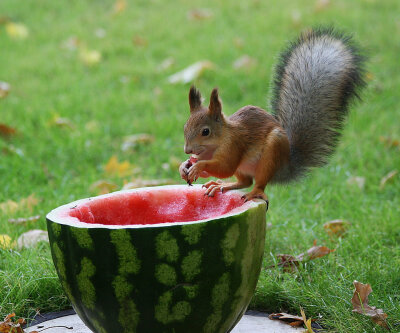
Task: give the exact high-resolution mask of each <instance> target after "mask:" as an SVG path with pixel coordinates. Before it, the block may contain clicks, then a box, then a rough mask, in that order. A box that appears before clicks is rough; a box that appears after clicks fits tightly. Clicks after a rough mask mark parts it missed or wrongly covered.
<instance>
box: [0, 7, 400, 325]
mask: <svg viewBox="0 0 400 333" xmlns="http://www.w3.org/2000/svg"><path fill="white" fill-rule="evenodd" d="M318 3H319V5H318ZM323 3H324V2H323V1H319V2H315V3H314V1H312V2H310V1H305V0H303V1H297V2H296V4H294V2H293V1H289V0H284V1H278V0H271V1H260V0H251V1H236V2H233V1H231V2H228V1H211V0H209V1H201V3H196V4H193V3H192V2H189V1H182V0H180V1H179V0H175V1H162V0H152V1H135V2H133V1H132V2H129V3H128V4H127V6H126V9H125V10H123V11H121V12H120V13H118V14H113V8H114V2H113V1H106V0H102V1H88V0H86V1H83V0H81V1H78V0H74V1H51V0H40V1H33V0H25V1H17V0H2V1H1V2H0V22H1V23H2V24H1V25H0V81H5V82H8V83H9V84H10V85H11V90H10V93H9V96H8V97H7V98H5V99H0V123H3V124H7V125H9V126H11V127H13V128H15V129H16V130H17V135H14V136H12V137H10V138H8V139H7V138H4V137H1V136H0V189H1V190H0V204H1V203H4V202H7V201H8V200H13V201H15V202H19V201H20V200H21V199H23V198H26V197H28V196H29V195H32V194H33V195H34V196H35V198H37V199H38V200H39V202H38V204H36V205H34V207H33V208H32V209H31V210H29V209H28V208H24V207H21V209H20V210H17V211H14V212H10V210H7V209H3V210H2V209H0V234H7V235H9V236H11V237H12V238H13V239H17V238H18V236H19V235H21V234H22V233H23V232H25V231H27V230H29V229H33V228H39V229H45V228H46V226H45V219H44V217H45V215H46V213H47V212H48V211H50V210H51V209H53V208H55V207H57V206H59V205H61V204H64V203H67V202H70V201H72V200H75V199H79V198H84V197H87V196H90V195H94V194H96V193H94V191H93V190H92V189H90V186H91V185H92V184H93V183H94V182H96V181H98V180H101V179H103V180H109V181H112V182H114V183H116V184H117V185H118V186H119V187H122V185H123V184H124V182H128V181H131V180H132V178H133V176H131V175H126V176H123V177H120V176H118V175H114V176H113V175H110V174H107V173H106V172H105V171H104V165H105V164H106V163H107V161H109V159H110V158H111V157H112V156H114V155H115V156H117V157H118V159H119V161H129V162H130V163H131V164H132V165H134V166H135V167H138V168H140V172H139V174H136V175H135V177H136V178H137V177H140V178H143V179H167V178H171V179H174V180H175V181H176V183H182V181H181V180H180V178H179V174H178V172H177V169H176V167H171V168H168V167H166V166H165V165H164V167H162V165H163V164H165V163H169V164H170V165H174V163H173V160H174V159H178V160H183V159H185V158H186V156H185V154H184V153H183V149H182V148H183V124H184V123H185V121H186V119H187V117H188V103H187V93H188V89H189V85H190V84H175V85H173V84H170V83H168V80H167V77H168V76H169V75H171V74H173V73H175V72H177V71H179V70H181V69H183V68H185V67H187V66H189V65H191V64H192V63H194V62H196V61H199V60H209V61H211V62H213V63H214V64H215V67H214V69H212V70H208V71H206V72H204V73H203V75H202V76H201V77H200V78H198V79H196V80H195V84H196V85H197V86H198V87H199V88H200V89H201V90H202V91H203V92H204V95H206V96H208V94H209V92H210V91H211V89H212V88H213V87H214V86H218V87H219V88H220V94H221V97H222V99H223V102H224V111H225V113H226V114H232V113H233V112H234V111H235V110H237V109H238V108H239V107H241V106H243V105H246V104H253V105H259V106H262V107H267V106H268V102H267V97H268V88H269V81H270V77H271V75H272V66H273V64H274V63H275V61H276V57H277V55H278V53H279V51H280V50H281V49H282V48H283V47H284V45H285V43H286V41H287V40H288V39H292V38H293V37H295V36H296V35H297V34H298V33H299V32H300V31H301V30H303V29H305V28H307V27H310V26H313V25H318V24H323V25H325V24H333V25H334V26H337V27H338V28H340V29H341V30H344V31H347V32H351V33H353V34H354V38H355V39H356V41H357V42H358V44H360V45H361V46H362V47H363V48H364V49H365V50H366V51H367V53H368V55H369V62H368V87H367V89H366V90H365V91H364V93H363V102H362V103H357V104H356V105H354V107H352V112H351V114H350V117H349V119H348V122H347V124H346V126H345V129H344V132H343V137H342V141H341V144H340V146H339V148H338V151H337V153H336V154H335V156H334V157H333V158H332V159H331V161H330V164H329V165H328V166H327V167H325V168H322V169H319V170H315V171H314V172H313V173H312V174H311V175H310V176H309V177H308V178H307V179H305V180H304V181H302V182H301V183H298V184H292V185H290V186H286V187H271V188H267V194H268V195H269V198H270V210H269V212H268V214H267V220H268V222H269V223H270V224H271V227H270V228H269V229H268V231H267V241H266V244H265V260H264V268H263V270H262V273H261V277H260V280H259V284H258V288H257V291H256V295H255V297H254V298H253V301H252V304H251V307H252V308H256V309H262V310H266V311H276V312H277V311H288V312H291V313H293V314H299V313H300V307H303V308H304V310H305V312H306V314H307V316H309V317H312V318H318V322H319V323H320V324H321V325H323V326H324V327H326V328H328V329H331V330H332V331H335V332H357V333H359V332H372V331H373V330H374V329H375V331H376V332H379V331H383V329H381V328H380V327H379V326H376V325H375V324H373V323H372V321H371V320H370V319H369V318H366V317H363V316H361V315H357V314H353V313H352V312H351V309H352V307H351V303H350V299H351V297H352V293H353V285H352V282H353V280H358V281H361V282H363V283H369V284H371V286H372V289H373V293H372V294H371V295H370V297H369V299H370V300H369V304H370V305H374V306H377V307H378V308H382V309H383V310H384V311H385V312H386V313H387V314H388V323H389V326H390V327H391V328H392V329H393V331H399V330H400V319H399V318H400V245H399V244H400V175H397V176H396V177H394V179H393V181H392V182H390V183H388V184H387V185H386V186H385V187H384V188H383V189H380V186H379V183H380V180H381V178H382V177H384V176H385V175H386V174H387V173H389V172H390V171H392V170H395V169H398V170H399V169H400V148H399V147H398V146H397V147H396V146H393V147H390V146H388V145H387V144H385V143H384V142H382V140H381V139H380V138H381V137H385V138H392V139H397V140H400V124H399V115H400V107H399V103H398V99H399V97H400V93H399V91H400V70H399V68H400V67H399V53H400V47H399V45H400V16H399V12H400V2H399V1H398V0H386V1H378V0H357V1H346V0H337V1H331V3H330V4H328V5H327V6H324V5H321V4H323ZM196 8H207V9H208V10H209V13H211V14H212V15H211V17H208V18H203V19H190V18H189V16H190V15H188V14H190V11H191V10H193V9H196ZM7 19H9V20H11V21H13V22H16V23H21V24H23V25H25V26H26V27H27V28H28V29H29V35H28V36H27V38H25V39H21V40H18V39H13V38H11V37H10V36H9V34H7V32H6V28H5V27H6V21H7ZM73 37H76V39H77V40H78V41H79V43H78V47H77V49H74V47H73V44H74V43H71V40H72V39H71V38H73ZM75 41H76V40H75ZM68 42H69V43H68ZM71 44H72V45H71ZM68 45H69V46H68ZM85 47H86V48H87V49H88V50H97V51H99V52H100V53H101V55H102V59H101V61H100V62H99V63H98V64H97V65H94V66H87V65H85V64H84V63H83V61H82V60H81V58H80V53H82V52H83V51H82V50H84V48H85ZM245 54H247V55H250V56H251V57H252V58H254V59H255V64H254V65H253V66H250V67H249V68H242V69H235V68H234V67H233V66H232V64H233V62H234V61H235V60H236V59H238V58H239V57H241V56H243V55H245ZM168 58H171V59H173V64H172V65H171V66H170V67H168V68H165V69H160V68H159V66H160V64H161V63H162V62H163V61H164V60H165V59H168ZM57 117H61V118H65V121H68V122H69V123H68V124H67V125H65V126H57V125H54V122H55V120H56V119H57ZM135 133H148V134H151V135H153V136H154V137H155V141H154V142H152V143H151V144H149V145H142V146H139V147H138V148H137V149H136V150H133V151H123V150H122V149H121V144H122V143H123V140H124V139H123V138H124V137H125V136H127V135H131V134H135ZM171 161H172V163H171ZM354 176H358V177H364V178H365V186H364V188H363V189H359V187H358V186H356V185H351V184H349V183H348V182H347V180H348V179H349V178H350V177H354ZM0 207H1V206H0ZM3 207H4V206H3ZM33 215H40V216H41V219H40V220H39V221H38V222H34V223H30V224H28V225H21V226H15V225H13V224H10V223H9V222H8V220H9V219H10V218H18V217H29V216H33ZM333 219H345V220H347V221H349V222H350V223H351V226H350V229H349V231H348V233H347V235H346V236H345V237H343V238H341V239H338V238H333V239H331V238H330V237H329V236H328V235H327V234H326V232H325V230H324V228H323V224H324V223H325V222H327V221H330V220H333ZM314 240H317V242H318V244H319V245H326V246H328V247H330V248H335V249H336V251H335V252H333V253H331V254H329V255H328V256H326V257H323V258H320V259H316V260H314V261H310V262H307V263H305V264H303V265H301V266H300V267H299V271H298V273H296V274H292V273H286V272H284V271H283V270H282V268H280V267H274V268H270V267H271V266H273V265H274V264H275V263H277V259H276V255H277V254H279V253H287V254H294V255H297V254H299V253H301V252H304V251H306V250H307V249H308V248H310V247H311V246H312V244H313V241H314ZM267 267H269V268H267ZM68 306H69V302H68V300H67V299H66V297H65V296H64V294H63V291H62V290H61V287H60V284H59V282H58V279H57V277H56V273H55V270H54V267H53V264H52V261H51V256H50V250H49V246H48V244H46V243H41V244H40V245H39V246H37V247H36V248H34V249H32V250H17V249H12V250H10V249H0V318H1V317H3V316H5V315H6V314H7V313H10V312H16V313H17V315H18V316H25V317H32V316H33V315H34V314H35V313H36V311H40V312H46V311H52V310H58V309H62V308H66V307H68Z"/></svg>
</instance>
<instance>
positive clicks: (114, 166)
mask: <svg viewBox="0 0 400 333" xmlns="http://www.w3.org/2000/svg"><path fill="white" fill-rule="evenodd" d="M104 170H105V172H106V173H107V174H108V175H110V176H119V177H124V176H128V175H130V174H132V173H133V170H134V167H133V165H132V164H130V163H129V162H128V161H123V162H118V159H117V157H116V156H115V155H114V156H112V157H111V158H110V159H109V160H108V162H107V164H106V165H105V166H104Z"/></svg>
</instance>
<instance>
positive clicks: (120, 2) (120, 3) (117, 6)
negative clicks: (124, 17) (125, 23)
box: [113, 0, 126, 15]
mask: <svg viewBox="0 0 400 333" xmlns="http://www.w3.org/2000/svg"><path fill="white" fill-rule="evenodd" d="M125 9H126V0H117V1H115V3H114V9H113V13H114V15H117V14H121V13H122V12H123V11H124V10H125Z"/></svg>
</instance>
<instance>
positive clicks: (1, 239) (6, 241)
mask: <svg viewBox="0 0 400 333" xmlns="http://www.w3.org/2000/svg"><path fill="white" fill-rule="evenodd" d="M14 246H15V242H13V241H12V239H11V237H10V236H8V235H4V234H3V235H0V249H3V250H7V249H11V248H13V247H14ZM0 332H1V331H0Z"/></svg>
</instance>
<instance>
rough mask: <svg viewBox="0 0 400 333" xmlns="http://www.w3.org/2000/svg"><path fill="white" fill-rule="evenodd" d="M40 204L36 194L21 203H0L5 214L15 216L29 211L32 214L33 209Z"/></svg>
mask: <svg viewBox="0 0 400 333" xmlns="http://www.w3.org/2000/svg"><path fill="white" fill-rule="evenodd" d="M38 203H39V199H38V198H36V196H35V194H31V195H30V196H28V197H26V198H22V199H21V200H20V201H18V202H15V201H13V200H7V201H5V202H2V203H0V210H1V211H3V213H5V214H13V213H15V212H17V211H21V210H28V211H30V212H32V210H33V207H35V206H36V205H37V204H38Z"/></svg>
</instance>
